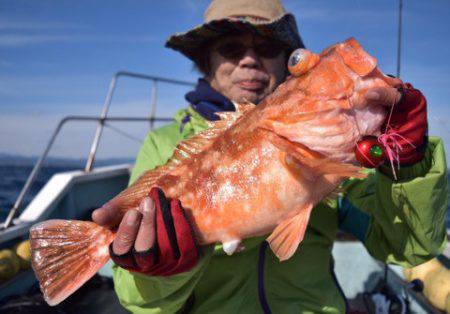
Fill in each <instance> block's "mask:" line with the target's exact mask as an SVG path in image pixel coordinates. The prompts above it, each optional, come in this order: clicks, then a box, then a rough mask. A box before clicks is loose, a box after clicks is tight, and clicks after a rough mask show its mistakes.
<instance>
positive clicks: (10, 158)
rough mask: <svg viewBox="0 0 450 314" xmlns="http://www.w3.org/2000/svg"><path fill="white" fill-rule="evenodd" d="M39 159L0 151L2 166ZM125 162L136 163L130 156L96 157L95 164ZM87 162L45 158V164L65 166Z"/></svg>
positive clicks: (29, 164)
mask: <svg viewBox="0 0 450 314" xmlns="http://www.w3.org/2000/svg"><path fill="white" fill-rule="evenodd" d="M37 160H38V157H36V156H31V157H28V156H21V155H11V154H5V153H0V165H2V166H5V165H7V166H9V165H11V166H33V165H34V164H35V163H36V162H37ZM123 163H134V159H130V158H108V159H96V160H95V165H97V166H104V165H114V164H123ZM85 164H86V160H85V159H76V158H58V157H48V158H47V159H46V160H45V165H48V166H55V167H58V166H63V167H82V166H84V165H85Z"/></svg>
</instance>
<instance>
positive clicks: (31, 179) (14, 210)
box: [3, 71, 195, 229]
mask: <svg viewBox="0 0 450 314" xmlns="http://www.w3.org/2000/svg"><path fill="white" fill-rule="evenodd" d="M121 76H125V77H131V78H136V79H143V80H150V81H152V83H153V84H152V89H151V110H150V117H148V118H143V117H108V111H109V108H110V106H111V102H112V99H113V95H114V92H115V90H116V86H117V81H118V79H119V77H121ZM158 82H162V83H168V84H175V85H184V86H194V85H195V84H193V83H190V82H185V81H179V80H172V79H168V78H163V77H158V76H151V75H145V74H139V73H132V72H127V71H119V72H117V73H116V74H114V76H113V78H112V79H111V82H110V84H109V89H108V93H107V95H106V98H105V101H104V104H103V110H102V113H101V115H100V117H91V116H67V117H65V118H63V119H62V120H61V121H60V122H59V123H58V125H57V127H56V129H55V131H54V132H53V134H52V136H51V138H50V141H49V142H48V143H47V146H46V148H45V150H44V152H43V154H42V155H41V156H40V157H39V159H38V161H37V162H36V164H35V165H34V167H33V170H32V171H31V173H30V175H29V176H28V178H27V181H26V182H25V185H24V186H23V188H22V190H21V191H20V193H19V196H18V197H17V199H16V201H15V203H14V206H13V207H12V208H11V209H10V211H9V213H8V216H7V217H6V220H5V222H4V224H3V228H4V229H6V228H8V227H9V226H10V225H11V223H12V221H13V219H14V217H15V216H16V213H17V212H18V210H19V209H20V207H21V206H22V204H23V200H24V199H25V195H26V194H27V193H28V191H29V190H30V188H31V185H32V184H33V183H34V180H35V179H36V176H37V175H38V173H39V171H40V170H41V168H42V164H43V163H44V161H45V159H46V158H47V155H48V153H49V151H50V149H51V148H52V146H53V143H54V142H55V139H56V137H57V136H58V134H59V133H60V131H61V129H62V127H63V126H64V125H65V124H66V123H68V122H71V121H93V122H97V123H98V125H97V129H96V131H95V135H94V139H93V140H92V144H91V148H90V151H89V155H88V158H87V162H86V166H85V168H84V171H86V172H89V171H91V170H92V166H93V164H94V161H95V155H96V153H97V149H98V145H99V143H100V138H101V136H102V132H103V128H104V126H105V122H107V121H116V122H117V121H122V122H123V121H128V122H142V121H148V122H149V123H150V130H152V129H153V127H154V123H155V122H170V121H173V119H172V118H157V117H155V115H156V107H157V83H158Z"/></svg>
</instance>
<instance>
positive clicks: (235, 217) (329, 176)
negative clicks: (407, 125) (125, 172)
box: [30, 38, 396, 305]
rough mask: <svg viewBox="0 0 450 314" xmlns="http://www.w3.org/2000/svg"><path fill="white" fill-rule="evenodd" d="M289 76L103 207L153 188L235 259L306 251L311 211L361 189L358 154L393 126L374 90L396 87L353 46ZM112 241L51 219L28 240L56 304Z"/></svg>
mask: <svg viewBox="0 0 450 314" xmlns="http://www.w3.org/2000/svg"><path fill="white" fill-rule="evenodd" d="M288 66H289V69H290V71H291V73H293V74H292V75H290V76H289V77H288V78H287V79H286V81H285V82H284V83H282V84H281V85H279V86H278V87H277V88H276V90H275V91H274V92H273V93H272V94H270V95H269V96H267V97H266V98H265V99H264V100H263V101H262V102H261V103H260V104H259V105H257V106H256V105H254V104H251V103H242V104H236V111H235V112H221V113H218V115H219V116H220V120H218V121H213V122H209V128H208V129H206V130H205V131H203V132H201V133H199V134H197V135H195V136H193V137H191V138H190V139H187V140H185V141H182V142H180V143H179V144H178V146H177V147H176V149H175V151H174V154H173V156H172V158H171V159H170V160H169V161H168V162H167V163H166V164H165V165H163V166H160V167H157V168H156V169H154V170H150V171H147V172H145V173H144V174H143V175H142V176H141V177H140V178H139V179H138V180H137V181H136V182H135V183H134V184H132V185H131V186H130V187H128V188H127V189H125V190H123V191H122V192H121V193H120V194H118V195H117V196H116V197H114V198H113V199H111V200H110V201H108V202H107V203H106V204H104V205H103V207H104V208H114V209H117V210H120V211H122V212H123V213H125V212H126V211H128V210H131V209H138V208H139V204H140V202H141V200H142V199H143V198H144V197H146V196H148V193H149V191H150V189H151V188H152V187H159V188H161V189H162V190H163V191H164V193H165V194H166V196H167V197H169V198H175V199H179V200H180V201H181V204H182V206H183V207H184V209H185V211H186V215H187V217H188V219H189V221H190V222H191V224H192V228H193V231H194V234H195V237H196V239H197V241H198V243H199V244H200V245H207V244H213V243H222V244H223V249H224V251H225V252H226V253H227V254H233V253H235V252H236V251H239V250H240V249H241V245H242V244H241V241H242V240H243V239H246V238H250V237H256V236H263V235H268V234H270V235H269V236H268V237H267V242H268V243H269V245H270V248H271V249H272V251H273V252H274V254H275V255H276V256H277V257H278V258H279V260H280V261H285V260H287V259H289V258H290V257H291V256H292V255H293V254H294V253H295V251H296V250H297V248H298V247H299V244H300V243H301V241H302V240H303V237H304V235H305V231H306V228H307V225H308V221H309V217H310V214H311V211H312V209H313V207H314V206H315V205H316V204H318V203H319V202H320V201H321V200H323V199H324V198H325V197H327V196H328V195H330V194H332V193H333V191H335V190H336V189H337V188H338V187H339V185H340V184H341V183H342V182H343V180H345V179H347V178H349V177H354V178H364V177H365V174H364V173H363V172H362V168H361V166H360V165H358V164H357V162H356V159H355V153H354V151H355V145H356V143H357V142H358V141H359V140H360V139H362V138H363V137H364V136H367V135H375V136H376V135H379V134H380V132H381V126H382V124H383V121H384V120H385V118H386V116H387V112H386V109H385V108H384V107H383V106H381V105H370V106H369V105H367V103H366V102H365V101H364V95H365V93H366V92H367V90H368V89H369V88H372V87H385V86H394V85H395V83H396V82H395V80H394V79H392V78H391V77H389V76H386V75H384V74H383V73H382V72H381V70H380V69H379V68H378V67H377V60H376V58H374V57H373V56H371V55H369V54H368V53H367V52H366V51H365V50H364V49H363V48H362V47H361V45H360V44H359V43H358V41H357V40H356V39H354V38H349V39H347V40H345V41H343V42H339V43H337V44H334V45H332V46H330V47H328V48H326V49H325V50H324V51H322V52H321V53H320V54H315V53H313V52H311V51H309V50H306V49H302V50H298V51H296V52H294V54H293V55H292V56H291V58H290V59H289V62H288ZM114 237H115V231H114V230H110V229H107V228H105V227H102V226H99V225H97V224H95V223H94V222H90V221H74V220H48V221H44V222H40V223H38V224H36V225H34V226H33V227H32V228H31V229H30V244H31V251H32V266H33V269H34V272H35V274H36V277H37V278H38V280H39V283H40V288H41V290H42V292H43V294H44V297H45V300H46V301H47V303H48V304H49V305H56V304H58V303H60V302H61V301H63V300H64V299H65V298H67V297H68V296H69V295H70V294H72V293H73V292H74V291H75V290H77V289H78V288H79V287H80V286H81V285H82V284H83V283H84V282H86V281H87V280H88V279H89V278H91V277H92V276H93V275H94V274H95V273H96V272H97V271H98V270H99V269H100V268H101V267H102V266H103V265H104V264H105V263H106V262H107V261H108V259H109V258H110V257H109V250H108V247H109V245H110V244H111V243H112V241H113V240H114Z"/></svg>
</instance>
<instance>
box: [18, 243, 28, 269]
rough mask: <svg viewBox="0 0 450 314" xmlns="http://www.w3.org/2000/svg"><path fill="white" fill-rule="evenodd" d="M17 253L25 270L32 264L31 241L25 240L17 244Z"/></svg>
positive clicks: (21, 266)
mask: <svg viewBox="0 0 450 314" xmlns="http://www.w3.org/2000/svg"><path fill="white" fill-rule="evenodd" d="M15 252H16V255H17V256H18V257H19V260H20V268H21V269H23V270H25V269H28V268H30V266H31V250H30V241H29V240H25V241H22V242H20V243H19V244H17V245H16V246H15Z"/></svg>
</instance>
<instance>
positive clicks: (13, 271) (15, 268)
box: [0, 250, 20, 283]
mask: <svg viewBox="0 0 450 314" xmlns="http://www.w3.org/2000/svg"><path fill="white" fill-rule="evenodd" d="M19 271H20V260H19V257H18V256H17V255H16V253H14V251H12V250H1V251H0V283H3V282H5V281H7V280H9V279H11V278H13V277H14V276H15V275H17V274H18V273H19Z"/></svg>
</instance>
